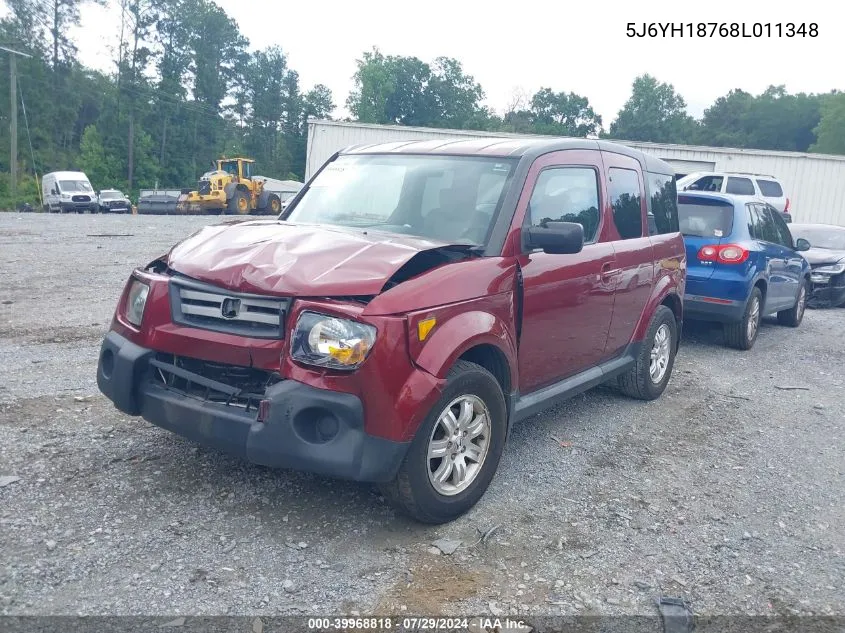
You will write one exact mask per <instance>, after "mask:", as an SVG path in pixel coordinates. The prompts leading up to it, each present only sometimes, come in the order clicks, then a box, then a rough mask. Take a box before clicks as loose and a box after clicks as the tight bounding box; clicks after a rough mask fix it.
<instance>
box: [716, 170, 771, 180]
mask: <svg viewBox="0 0 845 633" xmlns="http://www.w3.org/2000/svg"><path fill="white" fill-rule="evenodd" d="M727 173H729V174H742V175H743V176H759V177H761V178H771V179H773V180H777V178H775V176H772V175H771V174H755V173H754V172H750V171H733V172H730V171H729V172H727Z"/></svg>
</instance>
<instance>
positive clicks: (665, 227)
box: [648, 172, 680, 235]
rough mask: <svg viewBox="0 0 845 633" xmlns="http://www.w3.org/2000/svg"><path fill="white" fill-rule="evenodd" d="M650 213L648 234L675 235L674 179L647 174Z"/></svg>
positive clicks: (663, 175) (676, 222) (675, 199)
mask: <svg viewBox="0 0 845 633" xmlns="http://www.w3.org/2000/svg"><path fill="white" fill-rule="evenodd" d="M648 183H649V193H650V194H651V211H650V212H649V216H648V234H649V235H662V234H665V233H677V232H678V231H679V230H680V229H679V228H678V191H677V187H676V186H675V177H674V176H670V175H668V174H654V173H651V172H649V173H648Z"/></svg>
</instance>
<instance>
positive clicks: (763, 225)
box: [752, 204, 789, 244]
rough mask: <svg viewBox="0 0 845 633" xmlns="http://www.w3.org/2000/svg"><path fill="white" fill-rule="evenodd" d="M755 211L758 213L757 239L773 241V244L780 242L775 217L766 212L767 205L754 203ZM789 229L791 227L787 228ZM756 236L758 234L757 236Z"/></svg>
mask: <svg viewBox="0 0 845 633" xmlns="http://www.w3.org/2000/svg"><path fill="white" fill-rule="evenodd" d="M752 206H753V208H754V212H755V213H756V214H757V226H758V228H757V236H759V237H757V239H758V240H763V241H764V242H771V243H772V244H779V243H780V235H779V234H778V229H777V227H776V226H775V220H774V218H773V217H772V216H771V215H769V213H767V212H766V207H764V206H763V205H762V204H755V205H752ZM787 230H789V229H787ZM755 237H756V236H755Z"/></svg>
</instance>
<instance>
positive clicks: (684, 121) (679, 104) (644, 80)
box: [610, 75, 696, 143]
mask: <svg viewBox="0 0 845 633" xmlns="http://www.w3.org/2000/svg"><path fill="white" fill-rule="evenodd" d="M686 110H687V104H686V102H685V101H684V98H683V97H681V96H680V95H679V94H677V93H676V92H675V88H674V86H672V85H671V84H667V83H661V82H658V81H657V79H655V78H654V77H652V76H651V75H642V76H640V77H637V78H636V79H635V80H634V84H633V90H632V93H631V97H630V98H629V99H628V101H627V102H625V105H624V107H623V108H622V109H621V110H620V111H619V114H618V115H617V117H616V120H615V121H613V123H611V124H610V136H611V137H612V138H617V139H624V140H628V141H652V142H656V143H660V142H663V143H686V142H689V141H690V140H692V138H693V137H694V135H695V131H696V122H695V120H694V119H693V118H692V117H691V116H689V115H688V114H687V111H686Z"/></svg>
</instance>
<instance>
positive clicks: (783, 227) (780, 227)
mask: <svg viewBox="0 0 845 633" xmlns="http://www.w3.org/2000/svg"><path fill="white" fill-rule="evenodd" d="M765 210H766V211H767V212H768V214H769V215H770V216H771V217H772V222H773V223H774V225H775V230H776V231H777V234H778V240H777V243H778V244H780V245H782V246H786V247H787V248H795V245H794V244H793V243H792V233H790V232H789V226H787V224H786V222H785V221H784V219H783V217H782V216H781V214H780V213H778V211H777V210H776V209H775V208H774V207H765Z"/></svg>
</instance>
